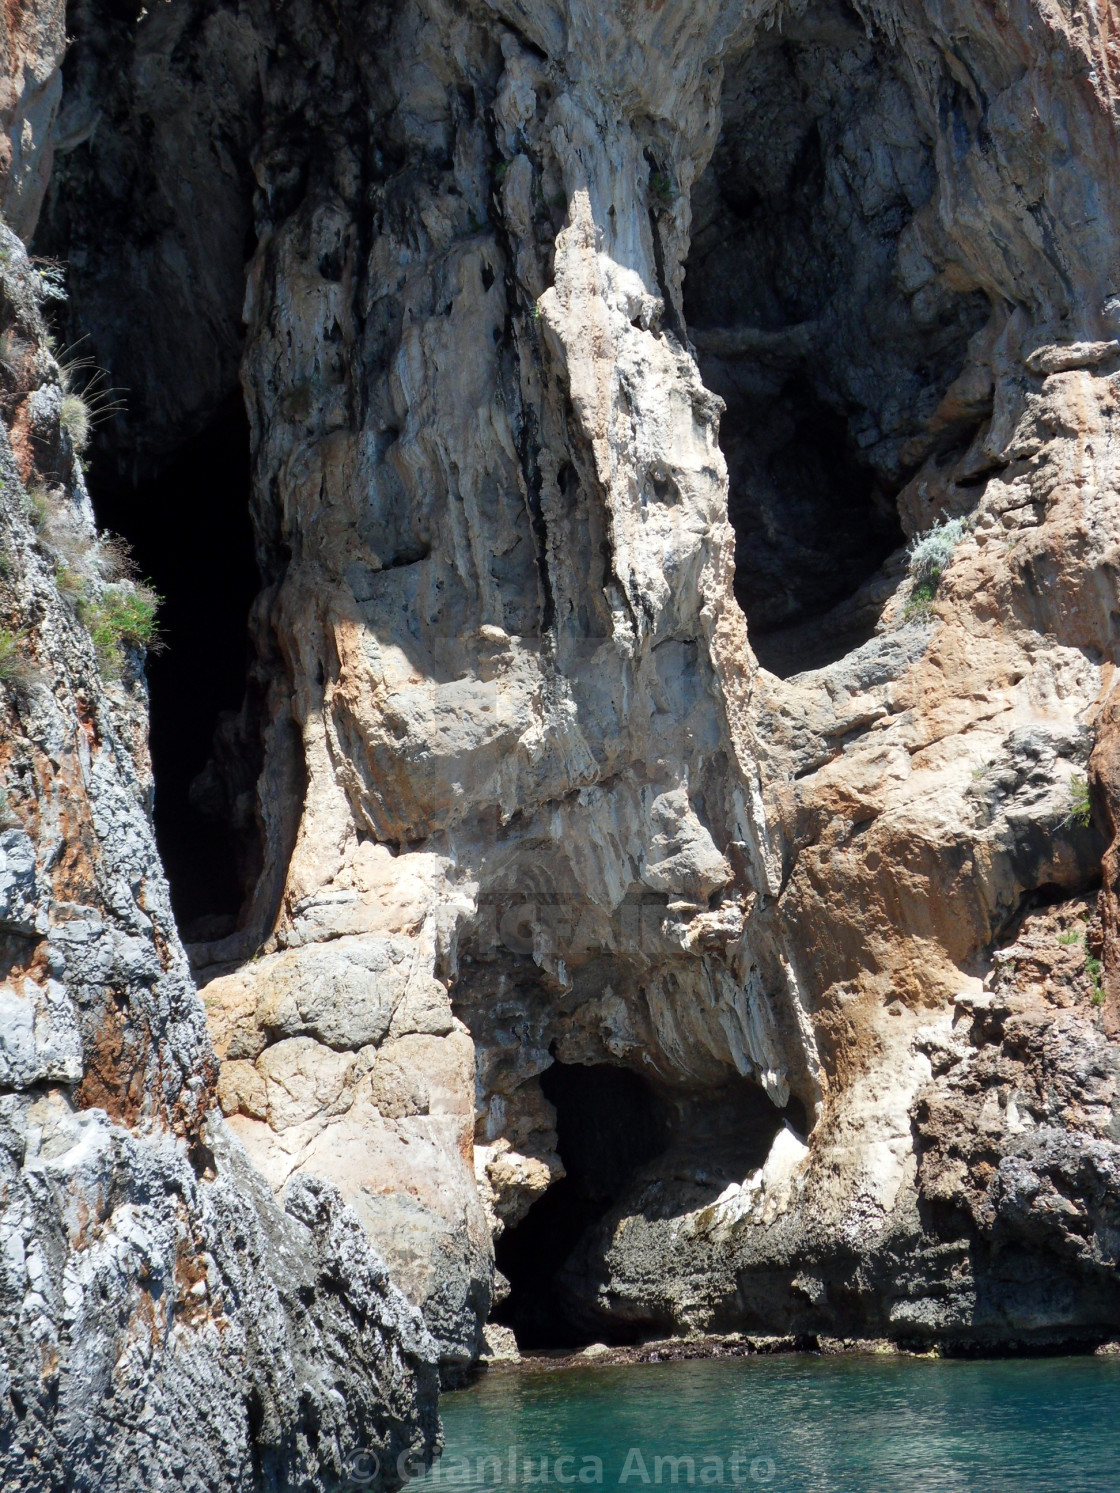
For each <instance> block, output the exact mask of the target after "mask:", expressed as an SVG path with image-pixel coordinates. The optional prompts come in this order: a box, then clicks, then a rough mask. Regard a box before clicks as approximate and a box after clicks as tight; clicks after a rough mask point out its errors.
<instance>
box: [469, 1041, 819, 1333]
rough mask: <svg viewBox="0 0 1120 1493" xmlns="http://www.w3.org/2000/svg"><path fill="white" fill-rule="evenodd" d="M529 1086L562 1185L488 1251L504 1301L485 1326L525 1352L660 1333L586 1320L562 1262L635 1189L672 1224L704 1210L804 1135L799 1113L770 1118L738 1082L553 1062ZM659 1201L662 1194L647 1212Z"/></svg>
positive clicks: (568, 1263) (588, 1310) (633, 1322)
mask: <svg viewBox="0 0 1120 1493" xmlns="http://www.w3.org/2000/svg"><path fill="white" fill-rule="evenodd" d="M540 1085H541V1089H542V1091H543V1092H544V1095H545V1098H546V1099H548V1100H549V1102H550V1103H551V1104H552V1105H553V1106H554V1108H555V1110H556V1133H557V1151H558V1153H559V1156H560V1159H561V1161H562V1162H563V1163H564V1168H565V1172H566V1175H565V1176H564V1177H562V1178H561V1179H560V1180H559V1181H557V1182H554V1183H553V1184H552V1186H551V1187H550V1188H549V1189H548V1191H547V1192H546V1193H545V1194H544V1196H543V1197H542V1198H540V1199H538V1201H537V1202H536V1203H534V1204H533V1206H532V1207H531V1208H530V1209H529V1211H528V1213H527V1214H526V1215H525V1217H524V1218H523V1219H522V1220H521V1222H520V1223H518V1224H517V1225H515V1226H513V1227H510V1228H507V1229H506V1230H505V1232H504V1233H503V1234H502V1235H501V1236H500V1237H499V1239H498V1240H497V1244H496V1246H495V1260H496V1264H497V1267H498V1270H499V1271H500V1272H501V1273H502V1275H504V1276H505V1278H506V1280H507V1281H508V1282H509V1294H508V1296H506V1298H505V1299H504V1300H503V1301H502V1302H501V1303H500V1304H499V1306H498V1307H497V1308H496V1309H495V1311H494V1314H493V1317H494V1320H495V1321H496V1322H499V1323H501V1324H502V1325H503V1326H506V1327H510V1328H512V1329H513V1332H514V1334H515V1336H516V1338H517V1342H518V1346H519V1347H520V1348H521V1349H522V1351H528V1352H532V1351H547V1350H550V1349H553V1350H556V1349H559V1350H571V1349H576V1348H580V1347H585V1346H586V1345H587V1344H588V1343H591V1342H595V1341H599V1342H608V1343H613V1344H630V1343H635V1342H638V1341H641V1340H642V1339H643V1338H646V1337H650V1336H655V1335H659V1334H660V1333H662V1332H664V1331H668V1330H671V1324H668V1323H662V1322H659V1321H658V1319H657V1317H656V1314H655V1313H650V1314H648V1315H645V1316H643V1315H642V1314H641V1313H640V1312H639V1313H638V1314H637V1315H631V1316H628V1317H626V1318H623V1317H621V1316H616V1315H609V1314H606V1313H604V1312H602V1311H601V1310H598V1309H597V1308H596V1307H595V1306H594V1304H593V1303H592V1302H591V1301H590V1300H589V1299H588V1296H587V1294H586V1293H584V1292H581V1291H578V1290H577V1291H575V1292H573V1289H572V1281H571V1274H572V1269H571V1267H572V1264H573V1260H575V1259H578V1258H579V1257H580V1256H581V1255H582V1254H583V1253H585V1252H586V1251H587V1249H588V1247H589V1246H590V1247H591V1248H592V1250H594V1238H595V1234H596V1228H597V1225H599V1224H600V1223H601V1222H602V1220H603V1219H604V1218H605V1217H606V1216H607V1215H608V1214H609V1213H610V1212H611V1210H612V1209H613V1208H614V1207H616V1206H617V1205H618V1204H619V1203H620V1202H621V1201H622V1200H623V1199H624V1198H625V1197H626V1196H627V1195H628V1194H629V1193H630V1192H631V1190H632V1189H633V1188H634V1187H635V1185H636V1184H638V1183H640V1182H641V1181H642V1180H643V1179H645V1178H650V1179H654V1178H665V1179H667V1180H668V1184H669V1189H670V1192H671V1195H672V1198H673V1199H675V1203H674V1202H670V1205H669V1206H670V1207H671V1208H679V1211H681V1212H684V1211H689V1210H691V1209H693V1208H697V1207H702V1206H704V1205H705V1204H706V1203H709V1202H713V1201H714V1200H715V1199H716V1198H717V1197H718V1196H719V1194H720V1193H721V1192H723V1191H724V1189H725V1188H726V1187H727V1185H728V1184H729V1183H730V1182H742V1181H743V1180H744V1178H746V1177H747V1176H748V1175H749V1174H750V1173H751V1172H752V1171H754V1170H756V1169H757V1168H758V1167H760V1166H761V1165H762V1164H763V1162H764V1161H765V1159H766V1157H767V1155H768V1154H769V1151H770V1147H771V1144H772V1143H773V1140H774V1137H775V1135H776V1134H777V1133H778V1131H779V1130H780V1129H781V1128H782V1126H783V1124H784V1123H785V1122H786V1121H787V1120H788V1121H789V1122H790V1123H791V1124H792V1125H793V1126H794V1128H795V1129H798V1130H800V1132H801V1133H803V1134H804V1133H805V1127H806V1123H807V1121H806V1114H805V1110H804V1107H803V1106H802V1105H801V1104H800V1103H799V1101H797V1100H796V1099H792V1100H791V1101H790V1103H789V1104H788V1105H787V1106H786V1109H785V1110H778V1109H776V1108H775V1107H774V1105H773V1104H772V1103H771V1102H770V1100H769V1099H768V1098H767V1097H766V1095H765V1094H764V1093H763V1091H762V1090H761V1089H760V1088H759V1087H758V1086H757V1085H755V1084H752V1083H750V1082H748V1081H747V1080H745V1079H744V1080H734V1081H730V1082H728V1083H726V1084H724V1085H722V1086H714V1087H712V1088H710V1089H708V1090H704V1091H703V1092H697V1091H693V1090H680V1091H678V1090H675V1089H671V1088H669V1087H667V1086H665V1085H662V1084H655V1083H652V1082H651V1081H650V1080H649V1079H647V1078H646V1077H645V1075H643V1074H641V1073H637V1072H634V1071H633V1070H631V1069H628V1068H622V1067H618V1066H614V1065H611V1064H605V1063H604V1064H596V1065H590V1066H588V1065H581V1064H569V1063H563V1062H560V1061H555V1062H554V1063H553V1064H552V1066H551V1067H550V1068H548V1069H546V1070H545V1072H544V1073H543V1074H542V1075H541V1077H540ZM665 1197H666V1193H665V1191H664V1190H662V1191H661V1193H660V1195H659V1207H663V1206H664V1205H665ZM576 1274H577V1275H580V1274H583V1272H582V1270H579V1269H577V1271H576Z"/></svg>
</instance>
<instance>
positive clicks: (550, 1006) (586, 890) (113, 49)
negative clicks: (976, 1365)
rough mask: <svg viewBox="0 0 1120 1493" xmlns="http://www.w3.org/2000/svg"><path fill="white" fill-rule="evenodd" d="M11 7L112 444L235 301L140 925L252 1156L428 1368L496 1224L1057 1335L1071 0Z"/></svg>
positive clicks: (1096, 774)
mask: <svg viewBox="0 0 1120 1493" xmlns="http://www.w3.org/2000/svg"><path fill="white" fill-rule="evenodd" d="M71 24H72V28H73V30H74V31H75V35H76V42H75V46H74V50H73V53H72V55H71V57H70V58H69V59H68V62H67V74H66V90H65V93H64V102H63V106H62V112H61V115H60V118H59V123H58V126H57V139H58V150H59V152H60V157H59V163H58V164H57V165H56V169H55V173H54V176H53V179H52V186H51V195H50V199H49V202H48V208H47V212H46V216H45V220H44V223H43V225H42V227H41V229H40V232H39V237H38V239H37V243H38V244H41V245H42V247H43V249H44V251H50V252H52V253H56V254H58V255H60V256H62V257H65V258H66V259H67V260H68V261H69V265H70V271H69V282H68V283H69V287H70V291H71V303H70V312H69V315H70V317H71V320H72V324H73V325H72V328H71V331H72V334H73V335H78V334H85V335H88V336H89V338H90V341H91V345H92V347H93V348H94V350H95V352H96V356H97V358H98V359H99V360H100V361H101V362H103V363H104V364H105V365H106V366H107V367H108V368H109V369H110V372H111V374H112V377H113V379H114V381H116V382H117V383H120V384H122V385H127V386H128V387H129V389H130V391H131V392H130V396H129V411H128V413H127V415H126V416H124V417H123V418H122V419H121V420H120V421H119V422H118V423H117V425H116V427H115V431H114V433H112V434H110V435H109V436H108V437H107V439H108V442H109V446H108V447H107V459H109V458H110V457H111V458H112V459H114V460H116V461H117V462H118V463H121V462H123V463H125V464H127V461H128V459H129V457H130V455H132V456H135V454H136V453H137V452H140V453H145V459H146V460H150V461H153V462H158V460H159V458H160V453H163V455H166V454H167V453H168V452H169V451H171V450H173V449H174V447H175V445H176V442H178V441H180V440H181V439H182V438H183V436H184V435H185V434H187V433H189V432H190V431H192V430H196V429H198V428H200V427H202V426H204V425H205V422H206V420H207V419H208V417H209V415H210V414H211V413H212V411H213V409H214V408H215V407H216V405H217V403H218V401H219V400H220V399H221V398H222V396H223V395H225V394H227V393H228V391H229V388H230V384H231V379H232V376H233V375H232V369H233V367H234V364H235V362H236V360H237V357H238V356H239V357H240V379H241V385H242V388H243V391H244V398H245V403H246V407H247V409H248V414H249V421H250V428H251V451H252V492H251V495H247V501H249V502H250V504H251V511H252V516H253V522H254V527H255V533H256V541H257V561H258V564H259V567H260V572H261V577H262V588H261V590H260V593H259V595H258V597H257V599H256V601H255V603H254V605H253V608H252V613H251V618H250V632H251V639H252V652H253V661H252V664H251V667H250V671H249V678H248V680H247V687H246V692H245V703H244V705H243V707H242V708H241V710H240V711H239V712H237V713H231V714H228V715H227V716H226V717H225V718H224V719H223V722H222V724H221V727H220V729H219V732H218V735H217V737H216V740H215V743H214V751H213V757H212V761H211V764H210V766H209V767H208V768H207V769H206V771H205V772H204V773H203V774H202V776H201V777H200V778H199V780H198V783H197V785H196V791H195V798H196V802H197V803H198V804H199V805H202V806H204V807H207V808H208V809H209V810H210V812H211V813H212V814H214V815H216V816H218V817H219V818H220V819H222V820H223V821H224V822H225V823H226V824H227V825H228V826H231V827H232V829H233V831H234V833H235V836H236V843H237V847H238V848H237V861H238V865H239V867H240V868H241V871H242V875H243V877H244V893H245V896H244V902H243V905H242V908H241V912H240V916H239V919H238V923H237V927H236V928H235V929H234V930H233V931H232V932H230V931H227V930H223V931H222V936H220V937H218V936H215V932H216V930H215V929H214V928H213V927H209V928H201V929H200V930H199V936H198V937H193V936H192V941H191V943H190V954H191V959H192V963H193V966H194V969H195V972H196V975H197V977H198V979H199V982H200V984H201V985H202V987H203V989H202V993H203V999H204V1001H205V1004H206V1008H207V1010H208V1013H209V1020H210V1030H211V1033H212V1039H213V1043H214V1047H215V1050H216V1052H217V1055H218V1058H219V1059H220V1060H221V1072H220V1075H219V1077H218V1079H217V1093H218V1096H219V1098H220V1102H221V1107H222V1109H223V1110H224V1112H225V1114H226V1116H227V1117H228V1128H229V1130H230V1131H232V1132H233V1134H234V1135H235V1136H236V1137H237V1139H238V1140H239V1141H240V1142H241V1143H242V1144H243V1146H244V1148H245V1150H246V1151H247V1153H248V1155H249V1157H250V1158H251V1159H252V1161H253V1162H254V1164H255V1165H256V1167H257V1168H259V1170H260V1172H261V1173H262V1174H263V1176H264V1177H265V1178H266V1179H267V1180H268V1182H269V1183H271V1184H272V1186H273V1188H274V1189H276V1191H277V1192H280V1191H282V1190H283V1188H284V1187H285V1186H288V1185H290V1183H291V1179H292V1178H293V1177H297V1178H298V1177H300V1176H308V1177H325V1178H327V1179H329V1180H330V1181H331V1182H332V1183H334V1184H335V1185H336V1186H337V1187H338V1188H339V1189H340V1191H341V1193H342V1195H343V1196H344V1197H345V1198H346V1200H347V1201H348V1203H349V1204H350V1206H351V1207H352V1209H353V1211H354V1213H355V1214H356V1215H357V1217H358V1218H359V1219H360V1221H361V1224H362V1226H363V1228H364V1229H365V1231H366V1233H367V1235H368V1236H369V1237H370V1238H371V1239H372V1240H373V1241H374V1243H375V1245H376V1247H377V1249H378V1250H379V1251H380V1252H381V1253H382V1254H383V1255H384V1258H385V1259H386V1261H387V1264H388V1268H389V1271H390V1274H391V1275H392V1276H393V1278H394V1279H395V1280H396V1281H397V1283H398V1284H399V1285H400V1286H401V1287H402V1289H403V1290H404V1291H405V1292H406V1294H407V1295H408V1296H409V1297H410V1298H411V1300H412V1301H413V1302H414V1303H415V1304H416V1305H417V1306H419V1307H420V1308H421V1309H422V1311H423V1313H424V1316H425V1319H426V1322H427V1324H428V1327H429V1328H430V1329H431V1331H432V1333H433V1334H434V1336H435V1338H436V1340H437V1342H438V1344H439V1349H440V1354H441V1358H442V1360H443V1364H444V1369H445V1372H446V1373H452V1374H453V1373H454V1372H456V1371H457V1370H459V1369H461V1368H462V1367H463V1366H464V1365H466V1364H468V1363H469V1362H470V1361H471V1360H472V1359H473V1357H474V1356H475V1355H476V1353H477V1351H478V1345H479V1334H480V1329H481V1324H482V1322H483V1321H484V1320H485V1318H486V1317H487V1315H488V1314H489V1313H490V1312H491V1311H493V1310H495V1303H494V1281H493V1257H492V1251H491V1239H492V1238H496V1239H497V1242H498V1251H499V1256H500V1259H501V1261H502V1263H503V1264H504V1265H505V1266H506V1267H507V1274H509V1275H510V1277H511V1280H512V1285H513V1294H512V1296H510V1297H509V1299H508V1301H506V1302H505V1304H504V1305H501V1304H499V1305H497V1307H496V1309H497V1310H498V1312H499V1314H500V1315H505V1316H506V1317H507V1318H508V1319H509V1320H511V1321H512V1322H513V1323H514V1325H515V1326H516V1327H517V1328H518V1330H519V1331H521V1333H522V1336H523V1338H524V1339H525V1340H526V1341H529V1340H532V1339H534V1338H536V1339H537V1340H541V1339H542V1338H545V1337H547V1335H548V1333H549V1332H552V1333H554V1334H560V1335H561V1336H562V1335H563V1334H567V1335H568V1337H569V1339H572V1338H574V1339H576V1340H578V1339H579V1338H580V1337H581V1336H582V1337H584V1338H587V1337H591V1336H604V1335H605V1336H611V1335H613V1336H615V1337H626V1336H634V1335H639V1334H641V1333H643V1332H650V1331H673V1332H687V1331H694V1330H711V1329H731V1328H746V1329H751V1330H759V1331H797V1332H803V1333H843V1334H857V1335H858V1334H866V1333H877V1334H885V1335H891V1336H894V1337H895V1338H897V1339H900V1340H906V1341H919V1342H929V1341H941V1342H947V1343H960V1342H968V1343H975V1342H980V1343H985V1342H1000V1343H1006V1342H1022V1341H1030V1340H1034V1341H1039V1340H1041V1341H1047V1340H1056V1339H1060V1340H1062V1341H1082V1342H1086V1343H1092V1342H1093V1341H1097V1340H1100V1339H1102V1338H1104V1337H1108V1336H1110V1335H1112V1334H1113V1333H1114V1332H1115V1331H1116V1330H1117V1328H1118V1327H1120V1297H1118V1295H1117V1288H1116V1279H1115V1267H1116V1249H1117V1243H1116V1241H1117V1238H1118V1237H1120V1236H1118V1235H1117V1232H1116V1230H1117V1223H1118V1215H1117V1208H1118V1196H1117V1183H1118V1171H1117V1167H1118V1163H1120V1150H1118V1149H1117V1138H1118V1137H1117V1134H1116V1131H1115V1125H1116V1120H1115V1116H1116V1113H1117V1108H1116V1106H1117V1104H1118V1103H1120V1094H1118V1089H1117V1084H1118V1069H1117V1048H1116V1044H1115V1040H1114V1031H1115V1025H1116V1015H1115V1002H1116V1001H1117V999H1120V983H1118V981H1120V963H1118V962H1117V961H1118V959H1120V946H1118V944H1117V924H1118V913H1117V901H1116V898H1117V875H1118V871H1117V855H1118V851H1117V849H1116V845H1115V843H1111V844H1110V842H1114V841H1115V839H1116V829H1117V825H1118V824H1120V808H1118V807H1117V794H1118V793H1120V786H1118V783H1120V779H1118V777H1117V771H1118V769H1117V766H1116V761H1115V746H1116V740H1115V738H1116V715H1115V704H1114V702H1113V701H1112V700H1111V689H1112V684H1113V653H1114V648H1115V640H1116V636H1117V617H1118V616H1120V602H1118V600H1117V555H1118V553H1120V550H1118V543H1120V507H1118V499H1117V496H1116V493H1117V481H1118V474H1117V472H1116V471H1115V470H1114V467H1115V442H1114V439H1113V421H1114V418H1115V411H1116V387H1117V385H1116V378H1117V371H1118V370H1120V340H1118V334H1120V282H1118V279H1117V275H1118V273H1120V272H1118V271H1117V269H1116V266H1115V263H1114V255H1113V249H1112V245H1113V243H1114V242H1115V240H1116V237H1117V231H1118V228H1120V223H1118V222H1117V219H1118V217H1120V190H1118V188H1120V184H1118V183H1117V181H1116V180H1115V162H1116V160H1117V153H1116V138H1115V134H1116V117H1115V115H1116V100H1115V94H1114V90H1113V84H1112V79H1111V71H1112V67H1113V60H1112V59H1113V48H1114V47H1115V45H1116V43H1115V42H1114V41H1113V40H1112V35H1113V32H1112V12H1111V11H1110V10H1109V9H1108V8H1107V7H1105V8H1103V9H1093V10H1084V11H1083V10H1074V9H1069V10H1064V9H1060V8H1054V7H1047V6H1042V5H1039V4H1035V3H1033V0H1024V3H1022V4H1010V5H1007V6H1005V7H1003V8H1002V9H999V10H997V11H993V10H990V9H985V8H983V7H977V6H973V5H971V4H969V3H968V0H959V3H947V4H945V5H935V6H924V7H920V6H917V5H912V4H910V3H909V0H899V3H895V4H890V5H888V4H877V3H865V4H861V5H859V6H857V7H856V8H854V9H849V8H848V7H847V6H845V5H843V4H841V3H839V0H811V3H792V4H783V5H780V6H774V5H770V4H765V3H763V4H750V3H747V4H743V3H739V4H733V3H730V0H705V3H701V4H697V3H695V0H687V3H686V0H662V3H656V4H655V3H653V0H641V3H620V4H618V5H617V6H607V5H602V4H597V3H591V0H586V3H584V0H489V3H486V0H473V3H468V4H464V3H456V4H451V3H443V0H408V3H405V4H393V5H380V4H370V3H363V4H361V5H351V4H349V3H342V4H340V5H338V6H336V7H330V8H328V7H323V6H319V5H317V4H314V3H312V0H295V3H292V4H289V5H286V6H284V7H279V6H276V7H273V6H270V5H269V4H267V3H266V0H241V3H237V4H233V3H228V4H216V3H201V0H172V3H171V4H168V5H165V6H161V7H159V8H158V9H155V10H153V11H152V13H151V14H148V13H147V12H146V11H140V12H138V13H137V15H136V16H135V17H126V16H125V15H124V13H123V12H121V11H120V9H119V8H110V7H108V6H103V5H99V4H97V3H94V0H83V3H82V4H80V5H79V6H77V7H76V9H75V11H74V12H73V18H72V23H71ZM107 204H111V205H112V210H111V212H110V211H109V209H108V207H107ZM243 247H244V250H245V252H247V253H249V254H250V257H249V262H248V266H247V269H246V270H245V271H244V273H242V269H241V253H242V248H243ZM241 318H243V327H242V325H241V320H240V319H241ZM177 520H178V521H179V522H182V523H184V524H189V522H190V514H189V513H183V514H182V515H178V516H177ZM921 536H925V538H924V540H923V539H922V538H921ZM1102 857H1103V859H1102ZM169 937H173V935H169ZM565 1172H566V1173H567V1175H565ZM519 1241H520V1242H519ZM501 1295H502V1291H499V1292H498V1296H499V1297H500V1296H501Z"/></svg>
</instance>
